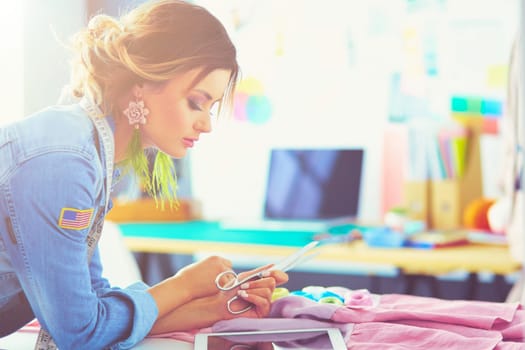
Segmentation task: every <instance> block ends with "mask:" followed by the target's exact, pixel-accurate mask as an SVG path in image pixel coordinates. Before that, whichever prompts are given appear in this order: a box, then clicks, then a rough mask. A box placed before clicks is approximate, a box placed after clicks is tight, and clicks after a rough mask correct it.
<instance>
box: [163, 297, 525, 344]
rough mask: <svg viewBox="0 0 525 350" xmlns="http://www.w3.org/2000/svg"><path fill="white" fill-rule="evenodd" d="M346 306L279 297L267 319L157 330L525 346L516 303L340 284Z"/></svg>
mask: <svg viewBox="0 0 525 350" xmlns="http://www.w3.org/2000/svg"><path fill="white" fill-rule="evenodd" d="M337 291H338V293H339V294H340V295H344V296H345V302H346V305H345V306H339V305H333V304H320V303H317V302H315V301H313V300H310V299H308V298H304V297H301V296H293V295H291V296H287V297H283V298H280V299H278V300H276V301H275V302H274V303H273V305H272V309H271V311H270V315H269V316H268V318H266V319H248V318H237V319H233V320H228V321H220V322H217V323H216V324H215V325H214V326H213V327H212V328H207V329H203V330H195V331H193V332H187V333H182V332H176V333H167V334H162V335H157V336H156V337H169V338H173V339H178V340H183V341H190V342H193V340H194V336H195V334H196V333H198V332H210V331H214V332H225V331H236V330H237V331H240V330H262V329H284V328H292V329H293V328H295V329H301V328H311V327H320V326H323V327H337V328H339V329H340V330H341V331H342V333H343V336H344V338H345V341H346V343H347V346H348V349H353V350H375V349H392V350H397V349H399V350H401V349H403V350H406V349H422V350H433V349H436V350H438V349H439V350H441V349H447V350H466V349H476V350H485V349H486V350H489V349H490V350H492V349H496V350H517V349H520V350H525V335H524V333H525V310H524V309H523V307H522V306H521V305H519V304H517V303H508V304H506V303H492V302H482V301H462V300H456V301H452V300H441V299H436V298H428V297H418V296H410V295H398V294H387V295H382V296H380V297H379V301H377V299H376V300H375V302H372V301H373V298H372V297H377V296H372V295H370V294H369V293H368V292H367V291H364V290H360V291H354V292H353V293H354V294H352V292H351V291H349V290H348V289H345V288H341V287H339V288H338V289H337Z"/></svg>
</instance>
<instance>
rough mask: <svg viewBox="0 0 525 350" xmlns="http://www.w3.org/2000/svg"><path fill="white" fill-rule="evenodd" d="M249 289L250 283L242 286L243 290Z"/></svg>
mask: <svg viewBox="0 0 525 350" xmlns="http://www.w3.org/2000/svg"><path fill="white" fill-rule="evenodd" d="M248 288H250V283H248V282H246V283H243V284H241V289H248Z"/></svg>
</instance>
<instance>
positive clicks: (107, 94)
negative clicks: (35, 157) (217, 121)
mask: <svg viewBox="0 0 525 350" xmlns="http://www.w3.org/2000/svg"><path fill="white" fill-rule="evenodd" d="M73 50H74V57H73V60H72V74H71V93H72V94H73V95H74V96H75V97H79V98H80V97H83V96H87V97H89V98H90V99H92V100H93V102H94V103H96V104H97V105H98V106H99V107H100V108H101V109H102V111H103V112H104V113H105V114H113V115H114V116H115V117H117V116H119V115H121V113H122V111H119V110H118V105H117V101H119V100H120V99H121V98H122V97H123V96H125V95H127V94H128V93H129V91H130V90H131V88H132V87H133V86H134V85H135V84H140V83H143V82H150V83H151V82H153V83H159V84H162V83H164V82H166V81H168V80H170V79H172V78H174V77H175V76H176V75H178V74H180V73H184V72H186V71H189V70H192V69H196V68H203V69H202V70H201V71H200V72H199V74H198V75H197V77H196V78H195V80H194V81H193V85H195V84H197V83H198V82H199V81H200V80H201V79H203V78H204V77H205V76H206V75H208V74H209V73H210V72H212V71H213V70H215V69H227V70H230V71H231V75H230V80H229V83H228V86H227V88H226V91H225V92H224V95H223V98H222V100H221V103H220V105H219V114H222V113H223V112H224V111H229V110H231V107H232V104H233V92H234V90H235V86H236V83H237V79H238V75H239V67H238V64H237V59H236V50H235V47H234V46H233V44H232V42H231V40H230V38H229V36H228V34H227V32H226V30H225V28H224V27H223V25H222V24H221V23H220V22H219V21H218V20H217V18H215V17H214V16H213V15H211V14H210V13H209V12H208V11H207V10H206V9H204V8H202V7H200V6H196V5H192V4H190V3H186V2H184V1H177V0H158V1H149V2H146V3H144V4H142V5H140V6H138V7H136V8H135V9H133V10H132V11H130V12H129V13H127V14H126V15H124V16H122V17H121V18H120V19H115V18H113V17H110V16H107V15H102V14H101V15H96V16H94V17H93V18H92V19H91V20H90V21H89V23H88V25H87V28H86V29H84V30H82V31H80V32H79V33H77V34H76V35H75V36H74V38H73ZM125 164H127V165H129V166H130V167H131V168H133V169H134V171H135V173H136V174H137V175H138V178H139V179H140V180H141V181H142V182H143V185H144V186H145V189H146V190H147V192H148V193H149V194H150V195H152V196H153V197H154V198H155V199H160V200H161V204H162V207H164V201H165V200H167V201H169V203H170V206H172V205H173V203H174V202H175V201H176V187H177V179H176V173H175V169H174V165H173V161H172V159H171V158H170V157H169V156H168V155H166V154H164V153H162V152H158V153H157V156H156V158H155V163H154V166H153V171H152V172H151V174H150V169H149V164H148V160H147V158H146V156H145V154H144V151H143V150H142V146H141V140H140V135H139V132H134V134H133V138H132V140H131V142H130V144H129V145H128V157H127V159H126V161H125Z"/></svg>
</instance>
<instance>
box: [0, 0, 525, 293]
mask: <svg viewBox="0 0 525 350" xmlns="http://www.w3.org/2000/svg"><path fill="white" fill-rule="evenodd" d="M193 2H194V3H196V4H199V5H203V6H205V7H206V8H208V9H209V10H210V11H211V12H212V13H214V14H215V15H216V16H217V17H218V18H219V19H220V20H221V21H222V22H223V24H224V25H225V26H226V28H227V30H228V31H229V33H230V35H231V38H232V40H233V41H234V43H235V45H236V46H237V49H238V57H239V63H240V65H241V68H242V81H241V83H240V85H239V87H238V90H237V93H236V96H235V106H234V111H233V116H232V118H231V119H229V120H219V121H218V122H217V123H216V124H215V125H214V128H215V130H214V132H213V133H211V134H209V135H205V136H204V137H202V139H201V141H200V142H199V145H198V147H196V148H195V149H192V150H191V153H190V154H189V156H188V157H187V158H186V159H184V160H183V161H178V166H179V170H180V169H183V170H182V172H181V174H179V175H180V180H181V196H182V198H191V199H194V200H197V201H198V202H199V203H200V211H201V213H200V216H201V217H202V218H204V219H205V220H251V219H253V220H255V219H259V218H261V217H262V216H263V211H264V204H265V191H266V183H267V174H268V166H269V161H270V160H269V155H270V151H271V150H272V149H275V148H309V149H323V148H349V149H362V150H363V154H364V156H363V164H362V173H361V182H360V196H359V206H358V213H357V218H358V219H359V220H363V221H367V222H381V223H383V222H384V220H385V216H386V215H387V214H388V213H391V212H392V210H393V209H394V208H400V207H404V208H405V209H406V195H407V191H409V190H407V187H406V185H407V184H410V183H419V182H421V181H422V182H425V181H430V180H443V179H447V178H452V177H453V175H454V174H455V175H456V176H461V175H462V174H461V172H462V166H463V171H465V170H464V168H465V165H464V164H463V163H461V162H458V163H457V164H456V163H454V164H455V166H456V167H457V169H456V170H455V171H456V172H455V173H454V171H452V170H451V169H448V168H447V166H446V164H445V165H442V168H440V170H438V171H437V173H436V171H435V162H436V160H435V158H434V156H435V152H434V151H435V147H436V146H435V145H434V146H432V147H433V148H429V141H428V140H438V139H439V135H440V132H441V131H442V130H445V131H450V130H458V128H459V129H461V130H463V131H464V129H462V128H464V127H465V125H468V126H472V125H474V126H475V130H476V132H475V139H473V140H474V141H473V142H474V143H475V144H477V145H479V163H478V165H479V169H478V170H479V171H478V172H477V174H478V176H477V177H474V180H473V182H476V183H479V186H480V187H479V189H478V190H474V194H473V195H471V197H470V198H469V199H472V200H474V199H478V200H481V199H485V200H496V199H497V198H499V197H501V196H502V193H501V188H500V176H501V170H502V167H503V156H502V148H503V145H504V139H505V134H504V133H503V131H502V127H501V124H502V120H503V118H504V114H505V108H504V107H505V102H506V96H507V83H508V78H507V76H508V64H509V58H510V54H511V49H512V44H513V42H514V40H515V39H516V33H517V31H518V28H519V17H518V15H519V1H517V0H498V1H496V0H367V1H357V0H349V1H345V0H326V1H322V2H320V1H309V0H221V1H216V0H215V1H213V0H196V1H193ZM137 3H140V1H136V0H85V1H83V0H47V1H40V0H24V1H17V2H14V1H11V2H6V3H5V4H4V6H3V11H2V12H1V13H0V39H1V40H2V43H3V44H2V45H1V46H0V69H1V73H2V76H3V83H2V84H1V85H0V92H1V96H2V105H3V106H2V107H3V108H2V111H1V112H0V122H1V123H7V122H11V121H14V120H17V119H19V118H23V117H24V116H26V115H29V114H31V113H34V112H36V111H38V110H39V109H41V108H44V107H45V106H48V105H51V104H54V103H56V102H57V100H58V98H59V96H60V92H61V89H62V87H63V86H64V85H65V84H66V83H67V82H68V76H69V65H68V57H69V56H68V52H67V49H66V48H65V47H64V46H63V44H62V43H67V41H68V38H69V37H70V35H71V34H73V33H74V32H75V31H76V30H78V29H80V28H81V27H82V26H84V25H85V24H86V23H87V20H88V18H89V17H91V16H92V15H94V14H96V13H100V12H104V13H108V14H111V15H115V16H118V15H119V13H121V12H123V11H125V10H126V9H128V8H130V7H132V6H133V5H135V4H137ZM436 142H438V141H436ZM438 149H439V147H438ZM472 157H473V159H474V158H476V156H472ZM461 164H463V165H461ZM447 170H449V172H452V173H453V174H452V176H451V174H450V173H449V172H447ZM467 172H468V171H467ZM425 191H426V190H425ZM418 196H421V193H420V192H417V193H416V197H418ZM427 200H428V199H424V201H427ZM467 204H468V203H467ZM465 207H466V205H463V206H462V207H461V210H462V211H461V213H460V214H459V215H460V216H461V218H463V215H464V212H463V209H465ZM409 209H410V208H409ZM418 219H421V218H418ZM426 220H427V217H425V218H423V221H425V224H426V227H430V226H431V225H430V222H428V221H426ZM456 221H457V220H456ZM434 224H436V223H434ZM458 224H459V222H458ZM436 225H437V224H436ZM436 225H435V226H436ZM463 225H464V222H463V220H462V221H461V226H463ZM437 226H439V225H437ZM438 228H439V227H438ZM447 228H448V227H447ZM477 228H479V227H477ZM487 230H488V229H487ZM487 258H490V257H487ZM140 259H141V258H140V257H139V262H140V261H141V260H140ZM170 259H171V257H170ZM142 263H143V264H144V261H142ZM150 263H151V262H150ZM183 263H184V262H182V264H183ZM157 264H160V265H163V264H172V265H173V264H175V265H177V264H180V261H179V262H178V263H177V262H175V263H174V262H173V260H170V261H169V262H167V260H166V261H161V262H160V263H159V262H158V263H157ZM177 266H178V265H177ZM177 266H175V269H176V267H177ZM356 270H358V269H356ZM385 271H387V272H384V274H385V276H387V277H389V278H391V277H392V276H394V277H395V276H397V274H396V273H395V272H392V273H391V272H390V270H388V269H387V270H385ZM142 272H143V273H145V270H144V268H143V270H142ZM495 275H497V274H494V273H491V272H490V271H489V272H488V273H487V274H485V275H483V274H480V275H479V276H481V277H478V278H480V279H481V281H482V282H486V283H485V284H481V285H480V287H479V288H480V289H479V293H478V295H477V297H478V298H482V299H483V298H484V299H489V300H502V299H504V297H505V294H506V292H507V291H508V290H509V289H510V286H511V285H512V284H513V283H514V282H515V280H516V278H517V277H516V274H514V273H512V274H508V275H504V276H503V277H502V276H499V277H500V280H501V281H500V282H501V284H500V285H499V286H500V291H499V292H498V294H497V295H495V294H494V293H493V292H491V291H490V290H491V288H493V286H494V285H493V284H491V283H492V282H493V281H494V279H495ZM152 276H153V277H152ZM356 276H358V277H355V278H356V280H354V281H353V282H348V283H349V284H352V285H357V286H364V287H369V288H372V289H373V288H376V290H377V291H380V292H388V291H396V290H397V291H399V290H400V289H399V288H398V287H396V283H400V282H399V281H398V280H396V279H395V278H394V279H391V280H392V281H393V282H392V283H393V284H392V285H393V287H390V288H382V289H381V287H380V285H381V283H384V282H381V283H379V284H377V281H376V282H371V281H370V280H368V278H369V276H368V274H364V276H360V277H359V273H357V272H356ZM454 276H456V277H454ZM457 276H459V277H457ZM468 276H469V274H468V273H464V274H461V273H459V274H458V273H455V274H451V275H450V276H448V277H447V276H444V277H443V276H442V280H443V281H445V282H446V281H459V282H458V283H459V285H460V286H462V283H464V282H465V280H466V279H467V278H468ZM160 277H161V276H159V274H158V273H157V274H156V275H151V276H150V277H149V279H150V282H154V281H155V279H158V278H160ZM496 277H497V276H496ZM301 278H303V279H304V280H305V281H315V282H317V284H325V285H326V284H328V283H333V284H337V281H338V280H337V279H336V280H322V279H319V278H318V277H317V279H313V278H312V277H309V276H306V277H304V276H303V277H301ZM447 278H448V279H447ZM445 282H443V283H445ZM371 283H376V284H375V287H374V285H373V284H371ZM396 288H397V289H396ZM422 288H425V287H422ZM451 288H452V287H451ZM458 288H463V287H458ZM483 288H486V289H483ZM416 292H417V291H414V293H416ZM420 293H425V291H420ZM461 293H462V292H457V293H456V294H454V292H451V294H449V295H445V296H446V297H450V298H454V297H458V296H459V297H461V295H462V294H461ZM491 293H492V294H491Z"/></svg>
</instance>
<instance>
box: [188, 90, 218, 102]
mask: <svg viewBox="0 0 525 350" xmlns="http://www.w3.org/2000/svg"><path fill="white" fill-rule="evenodd" d="M194 91H197V92H198V93H200V94H202V95H203V96H204V97H205V98H206V99H207V100H209V101H211V100H213V97H212V96H211V95H210V94H209V93H208V92H207V91H204V90H201V89H194ZM220 100H222V96H221V97H219V98H218V99H216V100H215V101H220ZM215 101H214V102H215Z"/></svg>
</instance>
